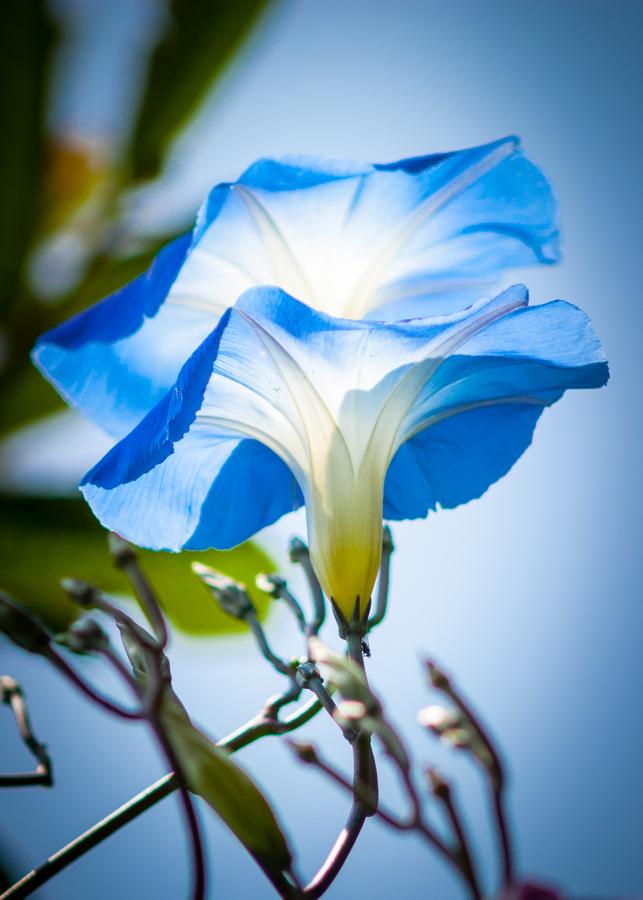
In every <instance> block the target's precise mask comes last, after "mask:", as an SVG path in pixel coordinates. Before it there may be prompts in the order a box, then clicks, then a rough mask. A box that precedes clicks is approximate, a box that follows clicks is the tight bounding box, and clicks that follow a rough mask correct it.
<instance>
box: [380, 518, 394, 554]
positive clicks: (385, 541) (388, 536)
mask: <svg viewBox="0 0 643 900" xmlns="http://www.w3.org/2000/svg"><path fill="white" fill-rule="evenodd" d="M394 550H395V544H394V543H393V535H392V533H391V529H390V528H389V527H388V525H385V526H384V530H383V532H382V552H383V553H392V552H393V551H394Z"/></svg>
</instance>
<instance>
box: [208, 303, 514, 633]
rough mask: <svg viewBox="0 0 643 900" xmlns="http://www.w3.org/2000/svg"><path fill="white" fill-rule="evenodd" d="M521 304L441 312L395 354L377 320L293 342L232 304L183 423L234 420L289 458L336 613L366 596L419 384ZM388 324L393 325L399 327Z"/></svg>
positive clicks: (413, 426) (237, 427)
mask: <svg viewBox="0 0 643 900" xmlns="http://www.w3.org/2000/svg"><path fill="white" fill-rule="evenodd" d="M523 304H524V300H523V299H522V298H520V299H516V298H515V297H514V298H505V300H504V301H503V302H501V303H496V302H493V303H491V304H489V303H483V304H481V305H480V308H479V309H478V310H476V311H471V310H470V311H469V312H468V314H467V315H466V316H465V315H460V316H455V317H446V318H445V322H446V325H447V327H445V324H444V323H441V327H439V328H436V329H435V335H434V336H433V337H431V336H430V330H429V337H428V338H427V336H426V330H425V331H424V332H422V335H423V336H419V333H418V335H417V336H416V337H415V338H414V337H413V336H410V337H409V338H408V339H407V340H406V341H405V344H404V350H403V352H402V357H400V356H399V351H398V356H397V358H392V349H393V348H395V347H396V346H397V342H396V341H394V340H391V335H389V334H387V330H388V329H386V328H385V329H382V330H373V329H372V328H370V327H362V326H360V325H359V324H357V323H351V322H346V321H344V322H342V320H335V322H334V323H333V324H332V326H329V327H328V329H327V330H326V331H324V330H323V329H320V330H318V331H317V332H316V333H315V334H314V335H313V336H312V337H311V336H308V338H307V340H306V341H299V340H298V339H297V338H296V337H293V335H292V334H289V333H286V332H285V331H282V330H281V329H280V327H279V326H278V325H274V324H272V323H269V322H261V321H258V320H257V319H255V318H253V316H252V315H250V314H249V313H248V312H247V311H245V310H244V309H242V308H238V309H236V310H235V311H234V312H233V316H232V318H231V321H230V324H229V325H228V329H227V332H226V337H227V341H226V347H227V349H225V350H223V351H222V352H221V353H220V356H219V358H218V359H217V364H216V367H215V374H214V376H213V378H212V379H211V381H210V384H209V386H208V388H207V390H206V394H205V398H204V404H203V407H202V409H201V411H200V413H199V414H198V418H197V422H196V423H195V426H193V427H196V428H199V427H204V428H207V429H208V430H209V431H210V433H212V429H213V428H214V429H215V430H216V428H217V427H220V428H223V427H225V428H226V429H233V430H234V431H236V432H237V433H239V434H240V435H243V436H246V437H251V438H254V439H256V440H259V441H261V442H262V443H264V444H265V445H266V446H268V447H269V448H270V449H272V450H273V451H274V452H275V453H276V454H277V455H278V456H279V457H280V458H281V459H282V460H283V461H284V462H285V463H286V464H287V465H288V466H289V468H290V469H291V471H292V472H293V474H294V476H295V477H296V479H297V481H298V482H299V485H300V487H301V489H302V492H303V495H304V499H305V503H306V514H307V523H308V536H309V542H310V553H311V560H312V563H313V566H314V568H315V571H316V573H317V576H318V578H319V580H320V583H321V585H322V588H323V589H324V592H325V593H326V594H327V596H329V597H331V598H332V599H333V600H334V601H335V603H336V604H337V606H338V607H339V608H340V610H341V611H342V612H343V614H344V615H345V616H346V617H347V618H350V617H351V616H352V614H353V611H354V608H355V604H356V603H357V602H359V607H360V611H361V613H362V614H363V613H364V610H365V608H366V605H367V603H368V601H369V599H370V595H371V591H372V588H373V585H374V583H375V579H376V577H377V571H378V567H379V562H380V556H381V541H382V528H383V496H384V481H385V477H386V472H387V470H388V467H389V465H390V463H391V460H392V459H393V456H394V455H395V452H396V451H397V449H398V448H399V447H400V445H401V444H402V443H403V442H404V441H405V440H407V439H408V438H409V437H410V436H411V434H413V433H416V432H417V430H418V427H420V426H418V424H417V410H416V408H415V407H416V406H417V405H418V403H419V401H418V395H419V394H420V391H422V389H423V387H424V386H425V385H426V383H427V381H429V379H430V378H431V376H432V374H433V373H434V372H435V370H436V369H437V368H438V367H439V365H440V364H441V362H442V361H443V360H444V359H445V358H446V356H448V355H449V353H452V352H453V351H454V350H455V349H456V348H457V347H458V346H460V345H461V344H462V343H463V342H464V341H465V340H466V339H467V338H468V337H469V336H471V335H472V334H475V333H476V332H477V331H479V330H480V329H481V328H484V327H485V326H486V325H488V324H489V323H490V322H492V321H494V320H495V319H497V318H499V317H500V316H502V315H505V314H506V313H507V312H509V311H510V310H511V309H515V308H516V307H517V306H520V305H523ZM302 314H303V313H302ZM451 319H452V320H453V321H452V324H451ZM436 321H437V320H436ZM389 328H390V329H393V330H396V329H397V330H398V331H404V326H403V325H398V326H395V325H391V326H389ZM394 353H395V350H394V349H393V354H394ZM425 403H426V392H425V391H423V400H422V406H424V404H425ZM428 424H430V420H429V422H428ZM421 427H424V426H421Z"/></svg>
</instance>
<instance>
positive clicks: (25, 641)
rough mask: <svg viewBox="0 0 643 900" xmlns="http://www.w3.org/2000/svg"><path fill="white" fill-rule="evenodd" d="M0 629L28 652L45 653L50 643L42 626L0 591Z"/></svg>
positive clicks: (48, 636)
mask: <svg viewBox="0 0 643 900" xmlns="http://www.w3.org/2000/svg"><path fill="white" fill-rule="evenodd" d="M0 631H2V632H4V634H6V636H7V637H8V638H9V640H10V641H13V643H14V644H16V645H17V646H18V647H22V649H23V650H27V651H28V652H29V653H39V654H45V653H46V652H47V650H48V649H49V645H50V643H51V638H50V635H49V633H48V632H47V630H46V629H45V628H44V626H43V625H41V624H40V622H39V621H38V620H37V619H36V618H34V617H33V616H32V615H31V614H29V613H27V612H25V610H23V609H21V608H20V607H19V606H17V605H16V604H15V603H14V602H13V600H11V599H10V598H9V597H8V596H7V595H6V594H4V593H1V592H0Z"/></svg>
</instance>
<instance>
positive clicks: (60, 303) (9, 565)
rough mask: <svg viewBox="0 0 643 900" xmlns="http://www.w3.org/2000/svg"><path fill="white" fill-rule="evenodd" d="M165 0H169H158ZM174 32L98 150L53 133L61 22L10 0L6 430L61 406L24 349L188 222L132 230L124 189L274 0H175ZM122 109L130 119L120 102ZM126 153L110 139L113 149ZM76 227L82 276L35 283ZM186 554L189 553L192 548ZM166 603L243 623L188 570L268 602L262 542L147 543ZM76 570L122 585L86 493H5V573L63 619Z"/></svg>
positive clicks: (0, 245)
mask: <svg viewBox="0 0 643 900" xmlns="http://www.w3.org/2000/svg"><path fill="white" fill-rule="evenodd" d="M159 3H161V0H159ZM166 3H167V21H166V26H165V30H164V31H163V30H161V31H160V32H159V35H158V41H157V46H156V47H153V48H151V50H150V51H149V52H150V56H149V59H148V60H147V66H143V67H141V68H140V69H138V68H137V71H142V72H143V79H144V84H143V85H142V90H140V91H133V96H139V97H140V105H139V108H138V111H137V114H135V115H134V117H133V121H134V126H133V128H132V129H131V132H130V133H129V134H118V135H105V147H104V148H98V150H99V152H98V153H97V154H96V155H92V152H91V151H90V149H89V148H88V147H87V146H85V145H84V144H83V143H82V142H78V141H77V140H76V137H75V136H74V135H68V134H64V133H55V134H48V133H47V118H48V109H49V107H50V105H51V103H52V98H53V92H52V77H51V74H52V71H53V69H54V63H55V62H56V60H57V59H59V56H58V55H59V54H61V53H64V52H65V37H66V33H65V32H64V28H65V27H68V26H69V22H67V23H62V22H61V24H60V26H59V29H60V30H58V29H57V27H56V26H55V25H54V24H53V20H52V17H51V14H50V8H49V5H48V3H47V0H5V2H4V4H3V9H2V12H3V17H2V20H3V24H2V28H1V29H0V81H1V83H2V86H3V87H2V91H1V92H0V103H1V104H2V105H1V106H0V114H1V116H2V119H1V120H2V122H3V125H4V133H5V140H3V141H2V143H1V144H0V167H1V170H2V174H3V190H2V192H1V193H0V233H1V234H2V241H0V434H7V433H9V432H10V431H14V430H15V429H17V428H19V427H21V426H22V425H25V424H27V423H29V422H32V421H34V420H36V419H38V418H40V417H41V416H43V415H46V414H49V413H51V412H54V411H56V410H58V409H61V408H62V407H63V402H62V400H61V399H60V397H59V396H58V395H57V393H56V392H55V391H54V390H53V388H51V386H50V385H49V384H48V383H47V382H46V381H45V380H44V379H43V378H41V377H40V375H39V374H38V373H37V372H36V371H35V369H34V368H33V367H32V366H31V363H30V360H29V351H30V349H31V347H32V346H33V344H34V341H35V340H36V338H37V337H38V335H39V334H40V333H42V332H43V331H45V330H47V329H49V328H51V327H53V326H55V325H56V324H57V323H58V322H60V321H62V320H63V319H65V318H67V317H68V316H69V315H71V314H73V313H75V312H78V311H79V310H81V309H83V308H85V307H86V306H87V305H89V304H91V303H93V302H95V301H97V300H99V299H100V298H101V297H104V296H105V295H107V294H109V293H111V292H112V291H114V290H117V289H118V288H119V287H121V286H122V285H123V284H125V283H126V282H127V281H129V280H131V279H132V278H135V277H136V276H137V275H139V274H140V273H141V272H143V271H144V270H145V269H146V268H147V266H148V265H149V263H150V261H151V260H152V258H153V256H154V255H155V254H156V252H157V251H158V249H159V246H160V245H162V244H164V243H166V241H168V240H170V239H171V238H173V237H175V236H176V235H177V234H178V233H180V232H181V231H183V230H185V227H186V224H187V223H185V222H169V221H168V222H166V223H165V231H166V233H165V235H164V236H163V238H162V239H159V238H155V239H153V240H149V239H145V238H144V237H142V236H141V235H137V234H129V233H128V231H127V225H126V223H125V221H124V218H123V209H124V204H123V200H124V198H125V197H126V196H127V195H128V192H130V191H131V190H132V189H133V188H135V187H137V186H138V185H140V183H141V182H142V181H143V180H149V179H153V178H155V177H157V176H158V175H160V174H161V171H162V169H163V166H164V164H165V160H166V157H167V153H168V150H169V148H170V146H171V143H172V140H173V139H174V138H175V137H176V136H177V135H178V134H179V133H180V131H181V129H182V128H183V127H184V126H185V125H186V124H187V123H188V121H189V119H190V117H191V116H192V115H193V113H194V112H195V111H196V109H197V107H198V104H199V103H200V102H201V101H202V100H203V98H204V97H205V96H206V94H207V93H208V92H209V91H210V90H211V88H212V87H213V85H214V84H215V82H216V80H217V78H219V76H220V75H221V74H222V73H223V72H224V71H225V69H226V66H227V65H228V63H229V62H230V61H231V60H232V58H233V56H234V54H235V53H236V51H237V50H238V49H239V47H240V46H241V45H242V43H243V41H244V40H245V39H246V38H247V36H248V34H249V33H250V32H251V30H252V28H253V27H254V26H255V25H256V23H257V21H258V20H259V19H260V18H261V15H262V13H263V12H264V11H265V10H266V9H267V8H268V7H269V6H271V5H272V3H270V2H269V0H235V2H234V3H232V2H229V0H210V2H208V3H203V2H202V0H166ZM123 112H124V115H123V119H124V121H131V118H132V117H131V116H129V115H127V113H128V111H127V110H124V111H123ZM114 146H116V147H117V148H118V152H116V153H115V152H114V151H113V147H114ZM94 149H95V148H94ZM57 234H65V235H71V236H72V238H73V239H74V240H76V241H77V242H78V245H79V246H81V247H82V251H83V254H84V257H83V265H81V266H80V267H79V269H78V273H77V277H75V279H74V280H73V281H72V283H71V284H69V285H66V286H65V287H64V289H63V290H62V292H59V294H58V295H57V296H56V297H55V302H51V298H47V297H44V296H40V295H39V288H38V284H37V283H36V282H34V279H33V278H32V277H31V276H30V264H31V261H32V259H33V256H34V253H38V252H39V251H40V250H41V248H42V246H43V241H45V240H50V239H52V237H53V238H55V237H56V235H57ZM186 557H188V558H186ZM142 558H143V564H144V565H145V567H146V569H147V571H148V573H149V575H150V578H151V580H152V582H153V583H154V585H155V587H156V588H157V590H158V592H159V595H160V597H161V599H162V601H163V603H164V608H165V610H166V612H167V614H168V616H169V618H170V619H171V621H172V622H174V623H175V624H176V625H177V627H179V628H180V629H181V630H183V631H185V632H188V633H191V634H214V633H223V632H229V631H235V630H239V629H240V628H243V625H242V624H240V623H238V622H236V621H235V620H233V619H230V618H228V617H226V616H224V615H223V613H221V612H220V611H219V610H218V609H217V607H216V605H215V604H214V603H212V601H211V599H210V597H209V595H208V593H207V591H206V590H205V588H204V587H203V586H202V585H201V584H200V583H199V581H198V579H197V578H196V577H195V576H193V575H192V573H191V571H190V567H189V560H191V559H194V558H198V559H200V560H202V561H203V562H205V563H207V564H208V565H211V566H213V567H215V568H219V569H220V570H221V571H223V572H225V574H227V575H230V576H232V577H234V578H237V579H239V580H243V581H244V582H246V583H247V585H248V587H249V590H250V592H251V593H252V595H253V599H254V601H255V603H256V604H257V607H258V609H259V610H260V611H265V609H266V605H267V603H268V599H267V597H266V596H265V595H263V594H260V593H259V592H258V591H257V590H256V589H255V587H254V577H255V575H256V574H257V573H258V572H259V571H266V570H271V569H272V568H273V566H272V564H271V562H270V560H269V559H268V558H267V557H266V556H265V554H263V553H262V552H261V551H260V550H259V549H258V548H257V547H255V546H254V545H252V544H245V545H243V546H242V547H239V548H237V549H235V550H233V551H229V552H226V553H222V552H216V551H211V552H209V553H201V554H198V557H197V556H195V554H181V555H174V554H168V553H158V554H151V553H148V552H143V553H142ZM67 575H70V576H76V577H80V578H84V579H86V580H88V581H90V582H92V583H95V584H96V585H97V586H99V587H100V588H102V589H104V590H105V591H108V592H112V593H118V594H127V593H128V592H129V591H128V586H127V583H126V581H125V580H124V578H123V576H122V574H121V573H119V572H117V571H116V570H115V569H114V568H113V566H112V565H111V562H110V559H109V554H108V552H107V545H106V540H105V533H104V532H103V530H102V529H101V528H100V526H99V525H98V524H97V523H96V521H95V520H94V519H93V517H92V515H91V513H90V512H89V510H88V509H87V508H85V506H84V504H83V503H82V502H81V501H79V500H71V499H70V500H55V501H54V500H47V499H39V498H23V497H19V496H12V497H6V496H5V497H0V582H2V586H3V587H4V588H6V589H7V590H9V591H10V592H11V593H13V594H14V595H15V596H16V598H17V599H19V600H20V601H21V602H22V603H24V604H25V605H27V606H29V608H31V609H32V610H34V611H36V612H37V613H38V614H39V615H40V616H41V617H42V618H43V619H45V620H46V621H47V622H48V624H50V625H51V626H52V627H54V628H63V627H64V626H65V625H67V624H68V623H69V621H70V620H71V619H72V618H73V617H74V616H75V614H76V609H75V607H73V606H72V604H71V603H70V602H69V601H68V600H67V598H66V596H65V595H64V593H63V591H62V589H61V588H60V587H59V586H58V582H59V580H60V578H61V577H64V576H67Z"/></svg>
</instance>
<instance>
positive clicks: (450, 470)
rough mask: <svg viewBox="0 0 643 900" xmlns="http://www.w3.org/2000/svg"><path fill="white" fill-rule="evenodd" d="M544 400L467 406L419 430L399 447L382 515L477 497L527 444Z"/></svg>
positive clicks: (412, 514)
mask: <svg viewBox="0 0 643 900" xmlns="http://www.w3.org/2000/svg"><path fill="white" fill-rule="evenodd" d="M544 408H545V407H544V406H536V405H530V404H525V403H511V404H509V403H507V404H499V405H495V406H489V407H482V408H480V409H473V410H469V411H468V412H463V413H460V415H457V416H452V417H450V418H448V419H444V420H443V421H442V422H439V423H438V424H436V425H433V426H432V427H431V428H427V429H426V431H423V432H421V433H420V434H418V435H417V436H416V437H414V438H412V439H411V440H410V441H408V442H407V443H406V444H402V446H401V447H400V449H399V450H398V451H397V453H396V455H395V458H394V459H393V462H392V463H391V466H390V468H389V470H388V473H387V476H386V482H385V487H384V518H385V519H390V520H398V519H419V518H424V517H425V516H426V515H427V513H428V512H429V511H430V510H435V509H437V507H438V505H440V506H442V507H444V508H452V507H454V506H459V505H460V504H461V503H467V502H468V501H469V500H474V499H477V498H478V497H481V496H482V494H484V492H485V491H486V490H487V488H488V487H489V486H490V485H492V484H493V483H494V482H495V481H497V480H498V479H499V478H502V476H503V475H506V473H507V472H508V471H509V470H510V469H511V467H512V466H513V465H514V463H515V462H516V461H517V460H518V459H519V458H520V457H521V456H522V454H523V453H524V452H525V450H526V449H527V447H529V445H530V443H531V440H532V435H533V431H534V428H535V427H536V423H537V421H538V419H539V418H540V416H541V414H542V412H543V409H544Z"/></svg>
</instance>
